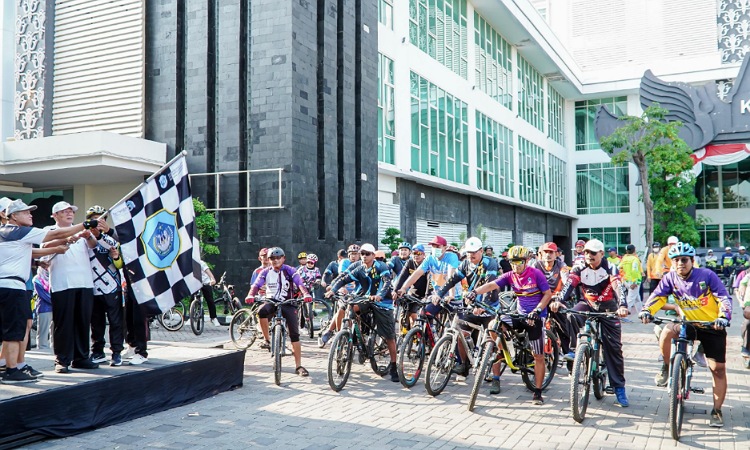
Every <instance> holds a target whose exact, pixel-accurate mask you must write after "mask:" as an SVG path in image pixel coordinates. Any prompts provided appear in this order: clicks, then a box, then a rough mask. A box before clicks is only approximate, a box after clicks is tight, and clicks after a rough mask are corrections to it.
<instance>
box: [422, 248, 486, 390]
mask: <svg viewBox="0 0 750 450" xmlns="http://www.w3.org/2000/svg"><path fill="white" fill-rule="evenodd" d="M464 251H465V252H466V259H464V260H463V261H462V262H461V264H459V266H458V269H457V270H456V271H455V272H454V273H453V276H451V277H450V279H449V280H448V281H447V282H446V283H445V285H443V286H442V287H441V288H439V289H438V290H437V291H436V292H435V294H434V295H433V297H432V303H433V304H432V305H430V306H431V307H432V308H429V307H428V308H426V309H431V311H430V313H431V314H432V315H434V314H436V313H437V312H438V311H439V308H436V307H437V304H438V303H439V301H440V299H442V298H443V297H445V294H447V293H448V291H449V290H450V289H451V288H452V287H453V286H455V285H457V284H459V283H461V282H462V281H463V280H466V283H467V287H468V290H472V289H475V288H478V287H479V286H481V285H483V284H485V283H490V282H492V281H494V280H495V279H496V278H497V269H498V268H497V260H496V259H495V258H493V257H491V256H486V254H484V252H483V249H482V241H481V240H479V238H476V237H471V238H469V239H467V240H466V243H465V244H464ZM483 303H486V304H488V305H489V306H492V307H494V308H496V307H497V305H498V303H499V300H498V297H497V292H494V291H493V292H490V293H489V294H488V295H487V296H486V298H485V299H484V302H483ZM493 318H494V315H492V314H490V313H487V312H486V311H485V310H484V309H482V308H479V307H475V308H474V310H473V311H472V313H471V314H467V315H465V316H464V317H462V319H463V320H465V321H466V322H469V323H473V324H475V325H482V326H484V327H487V326H488V325H489V324H490V322H492V319H493ZM465 329H466V331H474V330H473V329H472V328H468V327H467V328H465ZM478 337H479V336H478V335H477V336H474V342H479V340H478ZM492 338H493V339H494V338H495V336H492ZM458 353H459V356H460V357H461V361H462V363H461V364H459V365H457V366H456V367H455V368H454V369H453V370H454V371H455V372H456V373H458V374H461V375H463V376H466V375H467V374H468V370H469V365H468V364H467V362H468V360H467V358H466V349H464V347H463V345H459V346H458ZM490 393H491V394H499V393H500V378H499V377H498V378H497V379H496V380H493V383H492V388H491V389H490Z"/></svg>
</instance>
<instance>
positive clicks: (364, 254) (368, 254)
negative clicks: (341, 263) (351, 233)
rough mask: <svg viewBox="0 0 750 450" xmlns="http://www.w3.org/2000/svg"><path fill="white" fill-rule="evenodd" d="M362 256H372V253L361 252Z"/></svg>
mask: <svg viewBox="0 0 750 450" xmlns="http://www.w3.org/2000/svg"><path fill="white" fill-rule="evenodd" d="M359 254H360V256H370V255H372V252H359Z"/></svg>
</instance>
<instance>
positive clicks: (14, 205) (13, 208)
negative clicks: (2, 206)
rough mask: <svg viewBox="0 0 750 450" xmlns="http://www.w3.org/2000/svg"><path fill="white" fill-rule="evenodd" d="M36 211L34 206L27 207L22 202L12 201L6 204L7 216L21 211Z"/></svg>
mask: <svg viewBox="0 0 750 450" xmlns="http://www.w3.org/2000/svg"><path fill="white" fill-rule="evenodd" d="M35 209H36V205H31V206H29V205H27V204H26V203H24V202H23V201H22V200H13V201H12V202H10V203H9V204H8V207H7V208H6V211H7V214H8V215H9V216H10V215H11V214H14V213H17V212H21V211H33V210H35Z"/></svg>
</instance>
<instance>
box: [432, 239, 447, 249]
mask: <svg viewBox="0 0 750 450" xmlns="http://www.w3.org/2000/svg"><path fill="white" fill-rule="evenodd" d="M429 245H434V246H436V247H442V246H444V245H448V241H446V240H445V238H444V237H442V236H435V237H434V238H432V240H431V241H430V244H429Z"/></svg>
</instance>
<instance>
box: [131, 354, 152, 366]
mask: <svg viewBox="0 0 750 450" xmlns="http://www.w3.org/2000/svg"><path fill="white" fill-rule="evenodd" d="M147 362H148V358H146V357H145V356H143V355H138V354H136V355H135V356H133V359H131V360H130V365H131V366H138V365H141V364H143V363H147Z"/></svg>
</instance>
